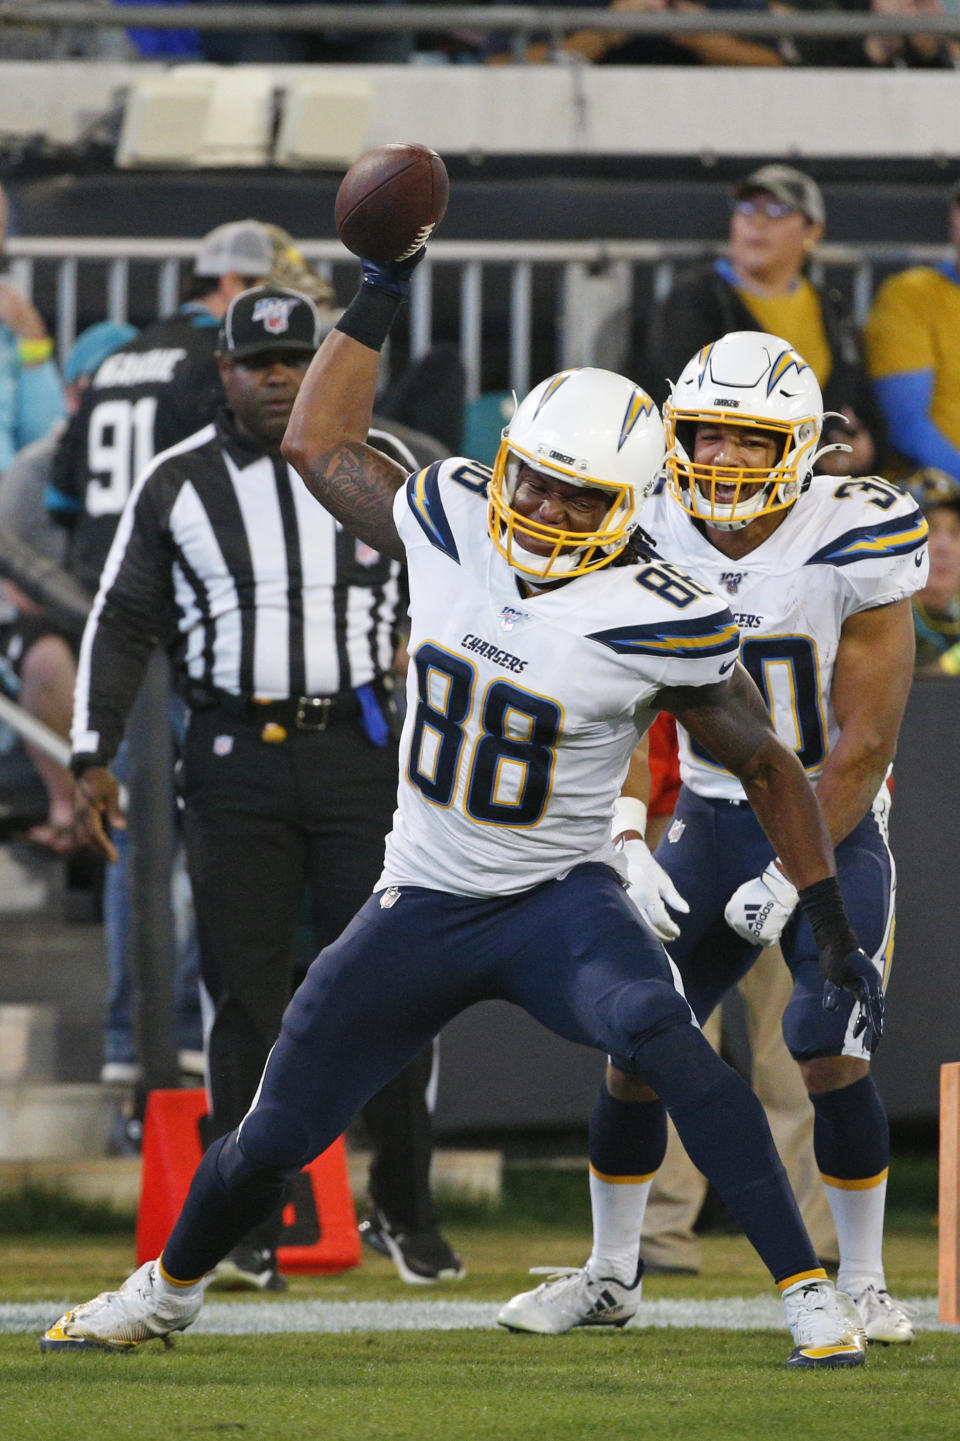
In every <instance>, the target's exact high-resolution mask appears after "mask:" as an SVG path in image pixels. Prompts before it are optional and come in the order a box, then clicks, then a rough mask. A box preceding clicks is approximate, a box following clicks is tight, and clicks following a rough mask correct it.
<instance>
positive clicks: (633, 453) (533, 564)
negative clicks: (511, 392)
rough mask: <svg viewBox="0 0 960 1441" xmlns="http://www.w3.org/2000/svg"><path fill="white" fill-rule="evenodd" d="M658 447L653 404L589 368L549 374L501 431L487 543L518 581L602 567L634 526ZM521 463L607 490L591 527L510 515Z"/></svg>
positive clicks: (616, 378)
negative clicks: (545, 547) (544, 548)
mask: <svg viewBox="0 0 960 1441" xmlns="http://www.w3.org/2000/svg"><path fill="white" fill-rule="evenodd" d="M664 450H665V443H664V431H663V423H662V421H661V419H660V414H659V412H658V410H657V407H656V406H655V405H654V403H653V401H652V400H651V399H650V397H649V395H647V394H646V392H645V391H643V390H640V389H639V388H638V387H637V386H636V385H634V384H633V381H631V380H627V378H626V377H625V376H623V375H615V374H614V373H613V372H612V371H609V370H594V369H590V368H584V369H578V370H562V371H561V372H560V373H559V374H558V375H551V376H550V377H549V379H547V380H544V381H541V382H540V384H539V385H538V386H535V388H534V389H533V390H531V392H530V394H529V395H528V396H526V397H525V399H524V400H522V401H521V402H520V404H519V406H518V407H517V410H516V413H515V414H514V416H513V419H512V420H511V421H510V424H509V425H508V426H507V427H506V428H505V429H504V431H503V436H502V439H501V442H500V449H499V451H498V452H497V458H496V461H495V463H494V467H493V478H492V480H491V482H490V489H489V497H490V510H489V517H488V519H489V526H490V538H491V540H492V541H493V544H494V545H495V546H496V548H497V550H498V551H499V552H500V554H501V555H502V556H504V557H505V558H506V560H507V562H508V563H509V565H511V566H512V567H513V569H514V570H516V571H517V572H518V573H519V574H520V575H522V576H525V577H528V578H530V579H533V580H536V581H541V582H542V581H544V580H559V579H561V578H562V579H567V578H569V577H570V576H575V575H585V574H586V573H587V572H588V571H591V570H597V569H598V568H599V567H600V566H603V565H609V563H610V561H611V560H613V559H614V557H615V556H617V555H619V553H620V551H622V550H623V548H624V546H625V545H626V544H627V541H628V540H629V539H630V534H631V532H632V531H634V530H635V529H636V527H637V525H638V524H639V521H640V510H641V507H642V506H643V502H644V501H645V500H646V498H647V496H648V495H649V494H650V492H651V491H652V490H653V488H654V485H655V484H656V481H657V476H658V475H659V473H660V470H661V469H662V466H663V456H664ZM524 465H527V466H531V467H532V468H533V469H534V470H538V471H540V472H542V473H543V474H544V475H549V476H553V477H555V478H556V479H558V480H563V481H565V482H566V483H567V484H568V485H578V486H584V487H591V488H595V489H598V490H601V491H604V492H606V493H607V494H608V495H609V498H610V503H609V506H608V508H607V511H606V514H605V515H604V517H603V519H602V521H601V522H600V525H599V526H598V527H597V529H596V530H592V531H590V532H589V533H580V532H576V531H565V530H561V529H560V528H559V527H557V526H547V525H542V524H540V523H539V522H538V521H535V520H530V519H528V518H526V517H525V516H523V515H521V514H520V513H519V511H516V510H514V508H513V499H514V496H515V494H516V490H517V481H518V476H519V472H520V469H521V467H522V466H524ZM523 536H528V537H529V538H530V539H533V540H535V541H538V542H543V541H547V542H549V543H550V544H551V547H552V548H551V550H550V551H549V552H548V553H546V554H543V555H536V554H534V553H533V551H529V550H525V549H524V547H523V544H522V538H523Z"/></svg>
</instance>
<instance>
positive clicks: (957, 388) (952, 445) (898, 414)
mask: <svg viewBox="0 0 960 1441" xmlns="http://www.w3.org/2000/svg"><path fill="white" fill-rule="evenodd" d="M948 223H949V233H950V242H951V244H952V245H953V248H954V255H953V257H952V259H950V260H947V261H944V263H943V264H942V265H914V266H911V267H910V269H909V270H901V271H900V272H898V274H896V275H891V276H890V277H889V279H887V280H885V281H884V283H883V284H882V285H881V286H880V288H879V290H878V291H877V293H876V295H875V297H874V301H873V306H872V308H871V310H870V314H869V316H868V318H867V325H866V332H865V339H866V348H867V367H868V370H869V374H870V378H871V380H872V381H873V387H874V392H875V394H876V398H877V401H878V403H879V405H880V408H881V410H882V411H883V414H884V417H885V419H886V425H887V433H888V436H889V440H890V444H891V446H892V447H893V448H894V454H893V455H892V456H891V458H890V464H889V465H888V466H887V467H886V468H885V471H884V473H885V474H888V475H891V476H892V477H893V478H894V479H896V478H898V477H903V476H904V475H905V474H907V473H908V472H909V471H911V470H913V469H914V468H915V467H916V466H935V467H936V468H937V469H938V470H945V471H946V472H947V473H948V474H949V475H952V476H953V477H954V478H955V479H956V480H960V182H958V183H957V184H956V185H954V187H953V189H952V190H951V191H950V204H949V220H948Z"/></svg>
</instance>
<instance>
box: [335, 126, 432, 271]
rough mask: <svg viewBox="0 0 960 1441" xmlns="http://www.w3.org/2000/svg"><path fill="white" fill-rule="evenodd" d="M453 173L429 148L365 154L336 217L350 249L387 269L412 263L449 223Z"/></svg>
mask: <svg viewBox="0 0 960 1441" xmlns="http://www.w3.org/2000/svg"><path fill="white" fill-rule="evenodd" d="M449 194H450V181H449V179H448V177H447V169H446V166H445V165H444V163H443V161H442V160H441V159H440V156H439V155H438V154H437V153H436V151H435V150H428V148H427V147H426V146H425V145H403V144H395V145H380V146H378V147H377V149H376V150H368V151H367V153H366V155H361V157H360V159H359V160H357V161H356V162H355V163H354V164H353V165H351V167H350V169H349V170H348V171H347V173H346V175H345V176H344V177H343V179H342V180H341V182H340V188H339V189H338V191H337V199H336V203H335V205H334V210H333V218H334V221H335V223H336V227H337V234H338V235H339V237H340V239H341V240H342V241H343V244H344V245H345V246H346V247H347V249H348V250H351V251H352V252H353V254H354V255H359V256H360V258H361V259H362V260H373V261H375V262H376V264H378V265H387V264H389V263H390V261H392V260H407V259H408V258H409V257H410V256H411V255H413V254H414V253H415V251H417V250H419V249H420V247H421V245H423V244H425V243H426V241H427V240H428V239H429V237H430V236H431V235H432V233H433V231H434V229H435V228H436V226H437V225H439V223H440V221H441V220H442V219H443V215H444V212H445V210H446V208H447V198H448V196H449Z"/></svg>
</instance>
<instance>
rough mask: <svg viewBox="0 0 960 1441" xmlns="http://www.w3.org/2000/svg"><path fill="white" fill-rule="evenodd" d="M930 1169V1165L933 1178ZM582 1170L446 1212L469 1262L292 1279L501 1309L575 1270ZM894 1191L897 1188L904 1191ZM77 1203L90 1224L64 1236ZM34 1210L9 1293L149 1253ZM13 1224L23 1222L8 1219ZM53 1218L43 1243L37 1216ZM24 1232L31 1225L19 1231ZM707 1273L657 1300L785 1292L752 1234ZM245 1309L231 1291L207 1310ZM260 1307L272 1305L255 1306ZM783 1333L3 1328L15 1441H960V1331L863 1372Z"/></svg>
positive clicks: (722, 1241)
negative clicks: (44, 1352)
mask: <svg viewBox="0 0 960 1441" xmlns="http://www.w3.org/2000/svg"><path fill="white" fill-rule="evenodd" d="M928 1181H929V1177H927V1182H928ZM582 1191H585V1187H583V1186H582V1177H576V1176H573V1177H563V1176H561V1177H555V1176H550V1177H549V1178H545V1177H544V1175H543V1173H540V1174H539V1175H533V1176H531V1177H527V1178H515V1179H514V1180H513V1181H512V1182H511V1185H510V1187H509V1194H508V1197H507V1203H506V1204H505V1206H504V1208H503V1210H502V1211H500V1212H489V1211H484V1210H483V1209H482V1208H477V1207H464V1206H457V1205H449V1206H445V1207H444V1211H443V1224H444V1228H445V1230H446V1231H447V1233H448V1234H449V1236H450V1238H451V1240H452V1241H453V1242H454V1244H456V1245H457V1247H458V1249H460V1251H461V1253H462V1254H463V1256H464V1259H465V1261H466V1263H467V1266H468V1269H469V1274H468V1276H467V1277H466V1279H465V1280H463V1281H461V1282H459V1283H451V1284H448V1285H447V1286H444V1287H429V1288H428V1287H409V1286H404V1285H403V1284H402V1283H401V1282H400V1281H399V1280H398V1278H397V1276H396V1273H395V1272H394V1270H393V1267H392V1266H391V1265H390V1264H389V1263H387V1262H386V1261H383V1260H381V1259H379V1258H377V1257H374V1256H371V1257H370V1259H369V1260H367V1259H365V1260H364V1262H363V1264H362V1265H361V1266H360V1267H358V1268H357V1269H356V1270H354V1271H350V1272H346V1273H343V1274H342V1275H339V1276H331V1277H325V1278H309V1277H293V1278H291V1286H290V1290H289V1291H288V1292H287V1293H286V1295H285V1296H280V1297H277V1298H276V1300H275V1301H271V1302H270V1303H268V1304H278V1305H282V1304H285V1302H286V1301H288V1300H293V1301H299V1302H306V1301H311V1300H316V1299H322V1300H329V1301H334V1302H343V1301H363V1302H372V1301H392V1302H398V1301H399V1302H406V1303H409V1302H412V1301H415V1302H432V1301H435V1300H457V1301H459V1300H464V1301H473V1302H483V1303H493V1302H498V1301H502V1300H504V1299H505V1298H506V1297H508V1296H510V1295H511V1294H512V1293H513V1292H514V1291H516V1290H519V1289H522V1288H524V1287H526V1286H527V1285H530V1284H533V1282H532V1281H530V1279H529V1277H528V1276H527V1267H528V1266H530V1265H538V1264H539V1265H549V1264H558V1265H559V1264H577V1263H579V1262H581V1261H582V1260H583V1259H584V1256H585V1254H586V1252H587V1250H588V1246H589V1242H588V1235H589V1231H588V1221H587V1213H586V1206H585V1201H584V1198H583V1195H582ZM929 1199H930V1198H929V1185H928V1184H927V1183H923V1184H919V1183H918V1184H914V1185H913V1186H912V1188H911V1189H908V1190H906V1191H905V1193H904V1197H903V1203H902V1204H899V1203H898V1204H897V1205H896V1206H895V1208H894V1209H893V1211H892V1214H891V1219H890V1226H889V1236H888V1244H887V1269H888V1279H889V1282H890V1285H891V1289H893V1290H894V1291H895V1292H896V1293H897V1294H898V1295H900V1296H905V1297H906V1296H912V1297H932V1296H933V1295H934V1294H935V1290H936V1232H935V1230H934V1228H933V1225H932V1222H931V1212H930V1209H929ZM895 1200H896V1197H895ZM71 1213H72V1215H73V1220H74V1223H76V1222H77V1221H78V1220H79V1221H81V1222H84V1221H85V1222H86V1223H87V1224H88V1226H89V1228H90V1230H91V1231H95V1230H96V1228H97V1226H100V1227H101V1229H102V1230H103V1231H104V1232H105V1234H85V1235H80V1234H76V1233H75V1232H74V1233H71V1232H69V1231H63V1230H62V1229H61V1230H60V1231H58V1230H57V1227H58V1226H59V1227H62V1226H63V1225H64V1224H65V1223H66V1222H67V1221H68V1220H69V1218H70V1215H71ZM30 1214H31V1207H29V1206H26V1207H24V1208H23V1209H22V1211H21V1214H20V1216H19V1218H17V1217H16V1216H14V1215H13V1213H12V1212H11V1211H10V1210H9V1208H8V1209H7V1210H6V1211H4V1208H3V1207H2V1206H0V1228H3V1227H4V1225H5V1224H6V1226H7V1228H8V1234H6V1235H3V1234H0V1275H2V1277H3V1281H2V1292H0V1301H2V1302H3V1303H5V1304H6V1307H7V1309H9V1307H10V1305H11V1304H12V1303H18V1304H21V1305H23V1306H35V1305H36V1304H37V1303H49V1304H50V1306H51V1316H50V1318H51V1319H54V1317H55V1315H56V1313H57V1311H58V1309H62V1307H61V1303H63V1304H66V1303H67V1302H70V1301H77V1300H82V1299H86V1298H87V1297H89V1296H91V1295H93V1294H94V1293H95V1292H96V1291H98V1290H100V1289H103V1288H104V1287H106V1286H110V1285H115V1284H116V1283H117V1282H118V1281H119V1280H120V1279H121V1278H122V1277H123V1276H124V1275H125V1274H126V1273H127V1272H128V1271H129V1270H130V1269H131V1266H132V1261H133V1246H132V1234H131V1231H130V1229H129V1218H126V1219H121V1220H120V1221H119V1222H117V1221H116V1220H110V1218H106V1219H105V1218H104V1217H103V1215H102V1213H101V1214H99V1215H98V1214H97V1213H91V1214H90V1215H87V1216H84V1215H78V1213H77V1210H76V1208H75V1207H66V1208H63V1214H62V1215H58V1214H57V1207H56V1206H54V1205H52V1204H51V1203H50V1200H49V1198H46V1200H45V1202H44V1204H42V1205H41V1204H40V1201H39V1199H38V1198H37V1197H34V1198H33V1202H32V1217H33V1224H32V1227H31V1226H30V1225H29V1224H26V1222H27V1220H28V1218H29V1216H30ZM5 1217H6V1221H5ZM40 1218H43V1219H42V1224H44V1225H47V1226H48V1227H49V1228H50V1229H49V1232H48V1234H46V1235H40V1234H38V1232H37V1225H38V1224H39V1223H41V1222H40ZM15 1230H18V1231H19V1232H20V1234H15V1233H13V1232H14V1231H15ZM703 1241H704V1269H703V1272H702V1274H701V1275H700V1276H697V1277H666V1276H652V1277H650V1278H648V1280H647V1281H646V1282H645V1290H644V1295H645V1299H647V1300H648V1301H649V1302H651V1303H654V1304H655V1303H657V1302H659V1301H662V1300H665V1299H668V1298H675V1299H678V1300H679V1299H686V1300H689V1301H699V1300H701V1299H703V1300H712V1301H715V1302H716V1301H718V1300H720V1299H721V1298H724V1297H748V1298H749V1297H755V1296H760V1295H765V1296H769V1295H770V1294H771V1288H770V1285H769V1282H768V1280H767V1278H766V1275H765V1272H764V1271H763V1268H762V1267H761V1266H760V1263H759V1262H758V1261H757V1259H756V1257H755V1256H754V1254H753V1252H752V1250H751V1249H750V1247H749V1246H748V1245H747V1243H746V1241H745V1240H744V1239H743V1238H742V1237H738V1236H707V1237H704V1238H703ZM228 1299H231V1300H232V1299H239V1298H234V1297H226V1296H224V1295H222V1294H221V1295H218V1296H216V1297H213V1296H211V1301H218V1302H221V1301H225V1300H228ZM253 1304H257V1305H262V1304H264V1303H263V1298H261V1297H257V1298H255V1301H254V1303H253ZM789 1350H790V1340H789V1336H788V1335H787V1333H786V1331H785V1330H779V1331H774V1330H757V1331H725V1330H715V1329H711V1330H707V1329H704V1328H702V1327H684V1328H679V1327H678V1328H668V1329H642V1328H630V1329H628V1330H626V1331H622V1332H614V1331H607V1330H603V1331H575V1332H572V1333H570V1334H569V1335H568V1336H563V1337H534V1336H513V1335H510V1334H508V1333H506V1332H502V1331H500V1330H499V1329H497V1328H496V1327H495V1326H493V1325H490V1326H486V1327H485V1328H484V1329H479V1330H436V1331H432V1330H417V1331H388V1330H375V1331H367V1332H355V1333H341V1334H329V1333H303V1332H300V1333H297V1334H281V1335H275V1334H274V1335H238V1336H226V1335H206V1334H197V1333H191V1332H188V1333H186V1334H185V1335H184V1336H182V1337H179V1338H178V1339H177V1341H176V1342H175V1344H174V1345H173V1346H172V1347H170V1348H169V1349H165V1348H164V1347H163V1346H161V1345H159V1344H157V1345H153V1344H151V1345H148V1346H145V1347H143V1348H142V1349H140V1350H139V1351H137V1352H135V1353H133V1354H130V1355H120V1356H111V1355H102V1354H99V1353H97V1354H91V1353H87V1354H83V1355H74V1356H69V1355H48V1356H44V1357H41V1355H40V1352H39V1348H38V1344H37V1335H36V1334H35V1332H31V1333H29V1334H6V1335H3V1336H0V1441H34V1438H43V1441H49V1438H51V1437H54V1436H63V1437H66V1438H69V1441H113V1438H125V1437H132V1438H137V1441H181V1438H184V1441H187V1438H189V1441H212V1438H224V1437H234V1436H236V1437H249V1438H257V1441H261V1438H262V1441H274V1438H277V1441H279V1438H281V1437H282V1438H284V1441H313V1438H317V1441H319V1438H324V1441H328V1438H339V1437H349V1438H351V1441H353V1438H355V1441H367V1438H370V1441H373V1438H378V1441H381V1438H382V1441H393V1438H397V1441H401V1438H408V1437H409V1438H415V1441H454V1438H461V1437H462V1438H468V1441H470V1438H477V1441H481V1438H483V1441H486V1438H506V1441H511V1438H518V1441H519V1438H523V1441H526V1438H530V1441H533V1438H537V1441H539V1438H543V1441H549V1438H559V1437H563V1438H567V1437H569V1438H583V1441H593V1438H596V1441H601V1438H602V1441H620V1438H647V1437H649V1438H660V1437H677V1438H680V1437H682V1438H685V1441H701V1438H702V1441H728V1438H729V1441H740V1438H756V1441H768V1438H769V1441H774V1438H776V1441H792V1438H794V1437H796V1438H815V1441H819V1438H824V1441H828V1438H829V1441H854V1438H857V1441H859V1438H869V1441H940V1438H943V1441H948V1438H949V1441H955V1438H956V1437H957V1436H960V1334H956V1333H952V1332H943V1331H935V1330H926V1331H921V1332H920V1334H919V1336H918V1338H917V1340H916V1342H915V1343H914V1344H913V1345H912V1346H909V1347H898V1348H893V1347H891V1348H876V1347H875V1348H871V1351H870V1353H869V1355H868V1359H867V1365H866V1366H865V1367H863V1368H862V1369H860V1370H858V1371H853V1372H820V1373H805V1374H798V1373H794V1372H788V1371H786V1370H784V1368H783V1366H782V1362H783V1361H784V1359H785V1358H786V1356H787V1354H788V1352H789Z"/></svg>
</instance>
